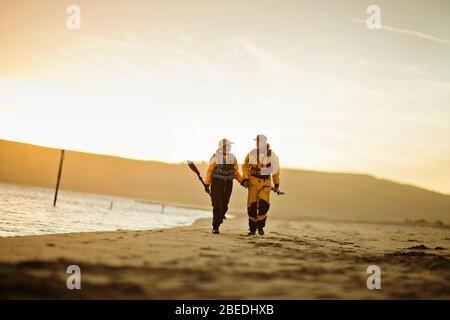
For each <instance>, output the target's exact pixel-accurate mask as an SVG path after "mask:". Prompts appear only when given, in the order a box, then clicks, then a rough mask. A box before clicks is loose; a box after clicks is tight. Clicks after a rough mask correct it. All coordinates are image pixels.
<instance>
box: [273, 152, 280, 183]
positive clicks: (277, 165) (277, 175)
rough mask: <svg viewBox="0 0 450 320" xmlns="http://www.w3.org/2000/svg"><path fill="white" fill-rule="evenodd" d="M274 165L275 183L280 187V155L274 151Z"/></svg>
mask: <svg viewBox="0 0 450 320" xmlns="http://www.w3.org/2000/svg"><path fill="white" fill-rule="evenodd" d="M272 166H273V169H274V171H273V174H272V179H273V183H274V185H275V188H277V189H278V187H279V186H280V162H279V160H278V156H277V155H276V154H274V153H272Z"/></svg>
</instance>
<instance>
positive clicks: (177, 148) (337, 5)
mask: <svg viewBox="0 0 450 320" xmlns="http://www.w3.org/2000/svg"><path fill="white" fill-rule="evenodd" d="M70 4H77V5H79V6H80V8H81V29H80V30H72V31H71V30H68V29H67V28H66V19H67V17H68V16H69V15H68V14H67V13H66V9H67V6H68V5H70ZM371 4H375V5H378V6H379V7H380V8H381V22H382V25H383V28H382V30H369V29H368V28H367V27H366V24H365V21H366V19H367V17H368V14H367V13H366V8H367V7H368V6H369V5H371ZM449 57H450V1H448V0H442V1H425V0H424V1H411V0H408V1H406V0H405V1H379V0H374V1H357V0H353V1H317V0H316V1H261V0H258V1H229V0H228V1H185V0H183V1H137V0H135V1H130V0H127V1H125V0H123V1H99V0H89V1H85V0H82V1H81V0H71V1H57V0H40V1H34V0H29V1H20V0H19V1H18V0H11V1H5V0H2V1H0V138H3V139H8V140H16V141H23V142H29V143H34V144H39V145H45V146H52V147H63V148H67V149H75V150H81V151H88V152H96V153H106V154H114V155H120V156H125V157H131V158H140V159H154V160H162V161H170V162H180V161H184V160H186V159H208V158H209V156H210V155H211V154H212V153H213V151H214V150H215V148H216V144H217V141H218V140H219V139H220V138H222V137H227V138H229V139H231V140H232V141H234V142H235V143H236V144H235V146H234V150H235V153H236V155H237V157H238V159H239V160H240V161H242V160H243V158H244V156H245V154H246V152H247V151H249V149H250V148H251V147H253V141H252V139H253V138H254V136H255V135H256V134H257V133H265V134H266V135H268V137H269V140H271V142H272V147H273V149H274V150H275V151H276V152H277V154H278V155H279V157H280V162H281V165H282V166H285V167H297V168H305V169H317V170H330V171H351V172H364V173H370V174H374V175H376V176H378V177H386V178H389V179H394V180H397V181H400V182H406V183H411V184H415V185H419V186H423V187H427V188H429V189H433V190H438V191H443V192H447V193H450V59H449Z"/></svg>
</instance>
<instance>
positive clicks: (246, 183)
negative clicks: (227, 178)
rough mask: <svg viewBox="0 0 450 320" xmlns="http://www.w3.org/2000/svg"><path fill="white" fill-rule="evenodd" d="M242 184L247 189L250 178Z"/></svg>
mask: <svg viewBox="0 0 450 320" xmlns="http://www.w3.org/2000/svg"><path fill="white" fill-rule="evenodd" d="M241 186H243V187H244V188H245V189H247V188H248V179H244V180H242V182H241Z"/></svg>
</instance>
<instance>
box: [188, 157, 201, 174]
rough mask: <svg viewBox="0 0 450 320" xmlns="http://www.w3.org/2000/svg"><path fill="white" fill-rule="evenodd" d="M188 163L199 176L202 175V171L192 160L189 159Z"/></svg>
mask: <svg viewBox="0 0 450 320" xmlns="http://www.w3.org/2000/svg"><path fill="white" fill-rule="evenodd" d="M187 164H188V166H189V168H191V170H192V171H194V172H195V173H196V174H197V175H198V176H199V175H200V172H199V171H198V169H197V167H196V166H195V164H194V163H193V162H192V161H188V162H187Z"/></svg>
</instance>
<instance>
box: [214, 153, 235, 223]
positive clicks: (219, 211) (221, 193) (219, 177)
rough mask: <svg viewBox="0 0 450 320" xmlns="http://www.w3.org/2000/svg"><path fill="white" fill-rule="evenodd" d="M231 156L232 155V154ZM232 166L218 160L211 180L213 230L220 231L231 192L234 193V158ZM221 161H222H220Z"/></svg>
mask: <svg viewBox="0 0 450 320" xmlns="http://www.w3.org/2000/svg"><path fill="white" fill-rule="evenodd" d="M230 155H231V154H230ZM229 158H231V159H232V160H233V162H232V163H231V164H227V163H224V162H225V161H223V160H220V159H217V160H218V161H217V167H216V169H215V170H214V173H213V177H212V180H211V202H212V206H213V222H212V226H213V229H219V226H220V225H221V224H222V222H223V218H224V216H225V213H226V212H227V210H228V203H229V202H230V196H231V192H232V191H233V179H234V157H233V156H232V155H231V157H229ZM219 160H220V161H219Z"/></svg>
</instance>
